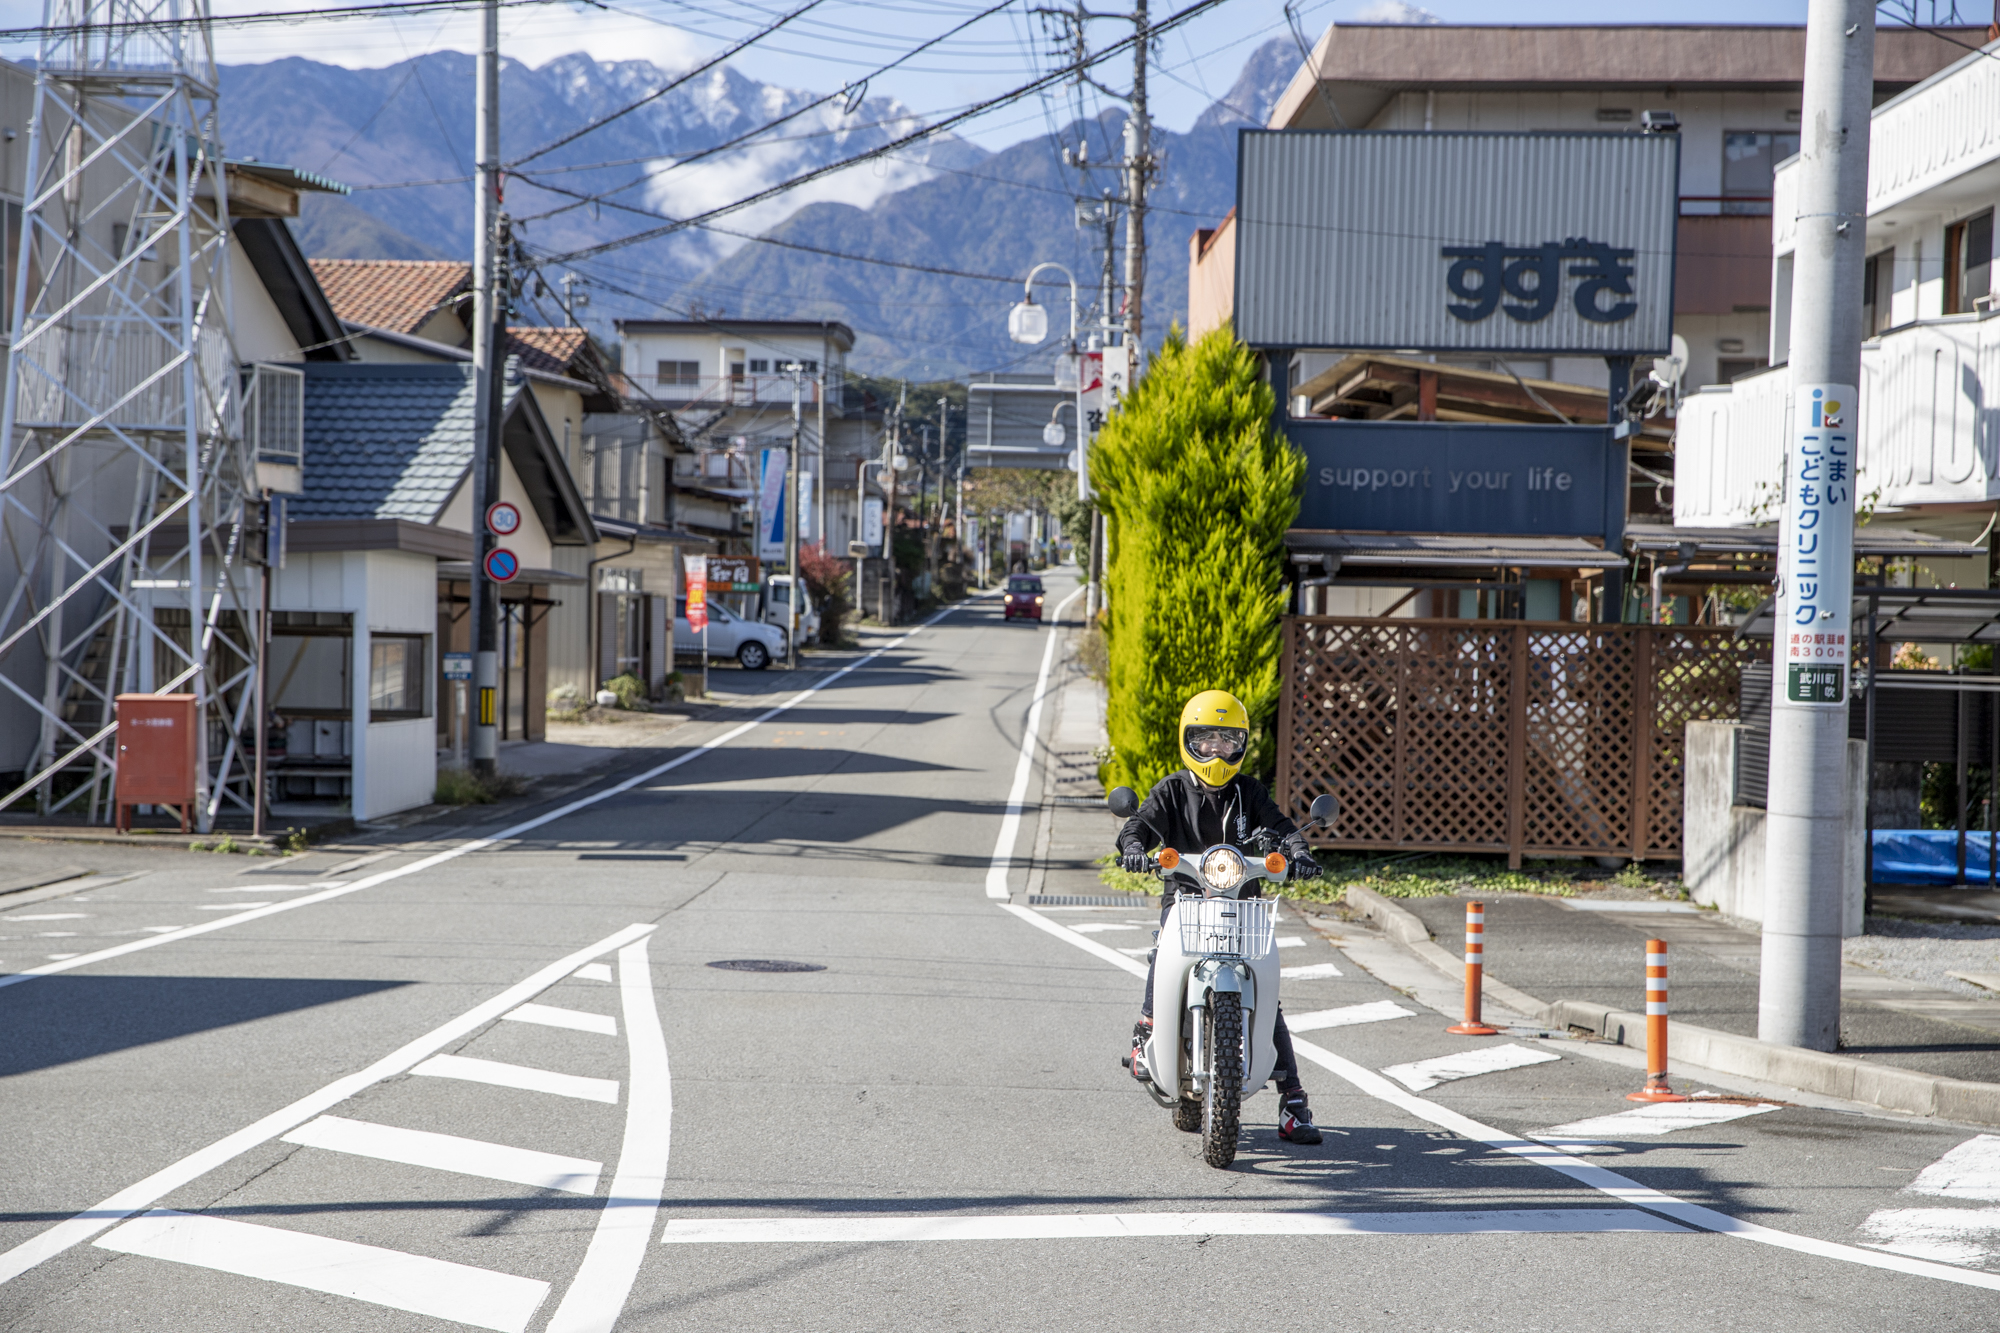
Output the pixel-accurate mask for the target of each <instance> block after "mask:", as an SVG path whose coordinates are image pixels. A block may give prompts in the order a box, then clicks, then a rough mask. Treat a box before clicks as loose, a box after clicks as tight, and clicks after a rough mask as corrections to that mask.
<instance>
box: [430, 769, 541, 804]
mask: <svg viewBox="0 0 2000 1333" xmlns="http://www.w3.org/2000/svg"><path fill="white" fill-rule="evenodd" d="M527 789H528V780H527V779H526V778H524V777H522V776H521V775H520V774H518V773H495V774H494V775H493V776H492V777H490V778H482V777H480V776H479V775H478V774H477V773H474V772H473V771H472V770H471V769H469V768H440V769H439V770H438V775H437V787H436V789H435V790H434V791H432V793H431V799H432V800H433V801H435V802H437V803H438V804H439V805H491V804H493V803H494V802H495V801H502V800H505V799H506V798H508V797H509V796H519V795H520V794H521V793H522V792H524V791H526V790H527Z"/></svg>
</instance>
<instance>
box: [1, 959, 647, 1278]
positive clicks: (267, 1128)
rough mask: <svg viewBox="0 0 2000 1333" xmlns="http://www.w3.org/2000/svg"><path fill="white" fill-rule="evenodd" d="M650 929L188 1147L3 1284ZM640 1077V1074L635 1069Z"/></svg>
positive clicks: (53, 1239) (11, 1254) (27, 1251)
mask: <svg viewBox="0 0 2000 1333" xmlns="http://www.w3.org/2000/svg"><path fill="white" fill-rule="evenodd" d="M652 931H653V927H652V926H650V925H643V924H641V925H631V926H627V927H625V928H624V929H623V930H620V931H617V932H615V933H613V934H611V935H610V936H608V937H606V938H605V939H602V940H599V941H598V942H597V943H595V944H592V945H589V946H587V947H585V948H582V949H579V950H577V951H576V952H575V953H572V954H570V955H569V956H568V957H566V958H560V959H557V960H556V961H555V962H553V963H551V964H549V965H548V966H547V967H545V968H542V969H541V970H540V971H538V972H536V973H534V974H533V975H532V976H530V977H528V978H527V979H526V980H524V981H520V982H517V983H516V984H514V985H512V986H509V987H508V988H507V989H506V990H504V991H502V992H500V993H499V994H498V995H496V996H494V997H493V998H492V999H490V1000H487V1001H485V1002H484V1003H482V1004H476V1005H474V1006H473V1007H472V1008H470V1009H468V1010H466V1011H465V1012H464V1013H462V1014H460V1015H459V1016H458V1017H457V1018H454V1019H451V1020H449V1021H448V1022H445V1023H443V1024H440V1025H439V1026H438V1027H435V1028H432V1029H431V1030H430V1031H429V1032H426V1033H425V1034H424V1035H423V1036H421V1037H418V1038H417V1039H416V1040H414V1041H412V1042H409V1043H407V1044H406V1045H404V1046H402V1047H400V1048H399V1049H397V1050H395V1051H393V1052H391V1053H390V1054H388V1055H385V1056H383V1057H382V1058H381V1059H380V1060H377V1061H376V1062H375V1063H374V1064H372V1065H369V1066H368V1067H367V1068H366V1069H363V1070H360V1071H359V1072H357V1073H353V1074H349V1075H347V1076H346V1077H345V1078H337V1079H335V1080H334V1081H333V1082H331V1083H329V1084H327V1085H326V1086H325V1087H323V1088H321V1089H319V1090H318V1091H317V1092H312V1093H308V1094H307V1095H306V1096H304V1097H301V1098H299V1099H298V1100H297V1101H295V1102H293V1103H292V1104H291V1105H290V1106H287V1107H284V1108H283V1109H282V1110H277V1111H273V1112H272V1113H271V1114H269V1115H267V1116H265V1117H264V1118H263V1119H261V1120H258V1121H256V1122H255V1123H254V1124H250V1125H246V1126H244V1127H243V1128H242V1129H239V1130H237V1131H236V1132H235V1133H234V1134H230V1135H228V1136H226V1137H224V1138H221V1139H218V1140H216V1141H215V1142H214V1143H212V1144H210V1145H209V1146H208V1147H206V1148H202V1149H200V1150H198V1151H196V1152H192V1153H189V1154H188V1155H187V1156H186V1157H183V1158H181V1159H180V1160H179V1161H178V1162H175V1163H173V1164H172V1165H171V1166H167V1167H163V1168H161V1169H160V1170H158V1171H155V1172H154V1173H153V1174H152V1175H150V1176H147V1177H146V1178H145V1179H144V1180H141V1181H140V1182H138V1183H137V1184H135V1185H130V1186H127V1187H126V1188H125V1189H122V1190H119V1191H118V1192H117V1193H116V1194H113V1195H112V1196H111V1197H110V1198H107V1199H105V1200H103V1201H102V1202H100V1203H98V1204H97V1205H96V1206H95V1207H92V1208H88V1209H85V1210H84V1211H83V1212H80V1213H78V1214H76V1215H75V1216H74V1217H71V1218H70V1219H68V1220H67V1221H64V1222H58V1223H57V1224H56V1225H55V1226H52V1227H50V1228H49V1229H48V1230H47V1231H44V1232H42V1233H41V1234H39V1235H36V1236H33V1237H30V1238H29V1239H27V1240H25V1241H23V1242H21V1243H20V1244H19V1245H16V1246H15V1247H14V1248H13V1249H11V1250H8V1251H6V1252H4V1253H0V1283H6V1282H9V1281H11V1280H13V1279H14V1278H17V1277H19V1276H20V1275H21V1274H23V1273H25V1272H27V1271H28V1270H29V1269H30V1268H33V1267H34V1266H35V1265H36V1264H39V1263H41V1262H42V1261H43V1260H45V1259H49V1258H52V1257H54V1256H55V1255H58V1254H61V1253H62V1252H63V1251H64V1250H67V1249H69V1248H70V1247H71V1246H74V1245H81V1244H82V1243H83V1242H84V1241H87V1240H89V1239H90V1238H91V1237H92V1236H95V1235H96V1234H97V1233H98V1232H100V1231H102V1230H104V1229H105V1228H106V1227H108V1226H111V1225H112V1224H113V1223H115V1222H118V1221H120V1220H122V1219H123V1218H126V1217H130V1216H131V1215H132V1214H133V1213H136V1212H138V1211H140V1210H141V1209H144V1208H150V1207H152V1206H153V1205H154V1204H155V1203H158V1202H159V1201H160V1200H161V1199H162V1198H164V1197H165V1196H166V1195H167V1194H168V1193H169V1192H171V1191H173V1190H177V1189H179V1188H180V1187H181V1186H183V1185H185V1184H187V1183H188V1182H189V1181H191V1180H197V1179H199V1178H201V1177H202V1176H205V1175H207V1174H208V1173H209V1172H210V1171H213V1170H215V1169H216V1168H217V1167H219V1166H222V1165H224V1164H226V1163H228V1162H230V1161H232V1160H234V1159H235V1158H237V1157H240V1156H242V1155H243V1154H244V1153H246V1152H249V1151H250V1150H251V1149H252V1148H255V1147H258V1146H259V1145H261V1144H264V1143H268V1142H270V1141H271V1140H272V1139H274V1138H277V1137H278V1136H279V1135H280V1134H283V1133H285V1132H286V1131H287V1130H290V1129H292V1128H294V1127H295V1126H298V1125H301V1124H303V1123H305V1122H306V1121H308V1120H310V1119H312V1118H313V1117H314V1116H316V1115H319V1114H320V1113H321V1112H323V1111H327V1110H329V1109H331V1108H333V1107H335V1106H338V1105H340V1103H342V1102H344V1101H346V1100H347V1099H348V1098H350V1097H354V1096H358V1095H360V1094H361V1093H363V1092H365V1091H367V1090H368V1089H369V1088H371V1087H373V1086H375V1085H376V1084H377V1083H380V1082H381V1081H382V1080H384V1079H387V1078H394V1077H395V1076H396V1075H398V1074H401V1073H403V1072H405V1071H406V1070H408V1069H409V1068H411V1067H412V1066H413V1065H415V1064H417V1063H418V1062H419V1061H421V1060H423V1059H425V1058H427V1057H429V1056H432V1055H435V1054H436V1053H437V1052H438V1049H439V1048H440V1047H444V1046H449V1045H450V1044H451V1043H452V1042H455V1041H457V1040H459V1039H460V1038H461V1037H464V1036H467V1035H468V1034H470V1033H473V1032H476V1031H478V1030H479V1029H480V1028H482V1027H485V1026H486V1025H487V1024H488V1023H491V1022H493V1021H494V1020H495V1019H497V1018H499V1017H500V1016H501V1015H502V1014H504V1013H506V1012H507V1011H508V1010H509V1009H512V1008H514V1007H515V1006H516V1005H518V1004H520V1003H521V1002H522V1001H523V1000H526V999H527V998H528V997H529V996H532V995H538V994H540V993H541V992H543V991H545V990H547V989H548V988H549V987H551V986H553V985H555V984H556V983H557V982H558V981H561V980H562V979H563V978H564V977H567V976H568V975H569V974H570V973H572V972H574V971H575V970H576V969H577V968H578V967H581V966H582V965H583V964H585V963H587V962H589V961H590V960H591V959H593V958H597V957H599V956H601V955H603V954H606V953H609V952H610V951H611V950H613V949H616V948H619V947H620V946H621V945H625V944H628V943H630V942H631V941H633V940H636V939H643V938H644V937H645V936H647V935H649V934H651V933H652ZM634 1077H635V1079H636V1074H635V1075H634ZM637 1100H638V1088H637V1086H636V1084H635V1086H634V1087H633V1088H632V1090H631V1101H633V1102H637Z"/></svg>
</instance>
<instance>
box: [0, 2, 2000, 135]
mask: <svg viewBox="0 0 2000 1333" xmlns="http://www.w3.org/2000/svg"><path fill="white" fill-rule="evenodd" d="M987 2H988V3H990V2H991V0H987ZM1043 2H1044V3H1046V0H1043ZM1918 3H1919V4H1920V5H1928V3H1929V0H1918ZM1969 3H1971V4H1973V5H1975V6H1977V7H1979V8H1980V9H1981V11H1982V12H1981V14H1980V17H1981V18H1982V19H1983V18H1984V17H1986V15H1985V13H1984V4H1983V0H1969ZM1029 4H1030V0H1017V3H1016V4H1015V5H1014V6H1013V7H1011V8H1009V9H1008V10H1006V11H1004V12H1002V13H999V14H996V15H993V16H991V17H989V18H986V19H983V20H981V21H979V22H978V23H977V24H975V25H973V26H972V27H970V28H968V29H966V30H965V31H964V32H963V33H960V34H958V35H957V36H955V37H953V38H952V39H951V40H950V41H948V42H946V43H945V44H943V45H941V46H940V47H938V48H936V49H934V50H933V51H930V52H927V53H926V54H924V55H923V56H920V57H917V58H916V59H915V60H913V61H911V62H910V64H909V65H908V66H907V67H905V68H904V69H901V70H898V71H895V72H893V73H890V74H887V75H883V76H880V77H877V78H876V79H875V80H874V81H873V82H872V84H871V85H870V92H871V93H874V94H885V93H886V94H889V95H892V96H895V97H898V98H900V99H901V100H902V101H903V102H905V103H906V104H908V105H909V106H910V107H911V108H913V109H914V110H916V111H918V112H919V113H922V114H926V115H936V114H941V113H943V112H946V111H948V110H949V109H951V108H954V107H958V106H963V105H966V104H968V103H970V102H972V101H975V100H977V99H980V98H983V97H987V96H991V95H993V94H995V93H998V92H1001V91H1004V90H1005V89H1007V88H1009V87H1012V86H1015V85H1017V84H1019V83H1022V82H1025V81H1026V80H1027V79H1028V78H1030V77H1032V75H1033V73H1034V72H1037V71H1038V70H1041V69H1046V68H1048V67H1049V65H1050V63H1051V60H1052V57H1051V53H1050V49H1049V44H1048V41H1047V40H1046V39H1045V38H1044V36H1043V35H1042V32H1041V26H1040V22H1039V20H1037V19H1035V18H1033V17H1030V16H1029V15H1028V13H1027V10H1028V8H1029ZM1154 4H1155V9H1154V11H1153V12H1154V15H1155V17H1156V18H1157V17H1159V16H1161V15H1163V14H1166V13H1171V12H1172V10H1173V9H1174V8H1176V7H1177V5H1176V4H1175V3H1174V2H1173V0H1154ZM1395 6H1396V0H1304V3H1302V4H1301V5H1300V6H1299V12H1300V14H1301V19H1302V25H1303V27H1304V29H1305V32H1306V36H1307V40H1308V41H1311V40H1314V39H1316V38H1317V37H1318V35H1319V34H1320V32H1322V31H1323V30H1324V29H1325V27H1326V25H1327V23H1329V22H1338V21H1356V20H1364V19H1366V18H1369V17H1373V16H1376V15H1379V14H1381V13H1383V12H1384V11H1385V9H1393V8H1394V7H1395ZM791 7H792V0H693V2H692V3H674V2H671V0H610V2H609V4H608V6H606V7H598V6H595V5H593V6H583V5H576V4H567V3H552V4H548V5H544V6H528V7H522V8H515V9H511V10H507V11H504V12H503V17H502V24H503V32H504V34H505V35H504V36H503V46H504V48H505V49H506V51H507V52H508V53H509V54H510V55H512V56H515V57H516V58H518V59H520V60H523V61H525V62H526V63H528V64H530V65H540V64H544V63H546V62H547V61H548V60H551V59H553V58H554V57H556V56H558V55H562V54H565V53H567V52H570V51H576V50H582V51H586V52H589V53H590V54H592V55H594V56H596V57H598V58H599V59H606V60H611V59H631V58H643V59H649V60H652V61H654V62H656V63H658V64H661V65H664V66H669V67H673V66H682V65H685V64H687V63H689V62H691V61H693V60H696V59H698V58H700V57H701V56H703V55H706V54H709V53H712V52H714V51H717V50H720V49H722V47H723V46H724V45H726V44H728V43H729V42H730V41H732V40H733V39H735V38H737V37H739V36H741V35H744V34H746V33H747V32H749V31H750V30H752V29H753V28H755V27H757V26H760V25H761V24H762V23H763V22H765V21H766V20H767V16H769V15H772V14H775V13H777V12H779V11H780V10H782V9H788V8H791ZM1096 7H1098V8H1111V6H1106V5H1102V4H1101V3H1100V4H1099V5H1097V6H1096ZM214 8H215V12H216V13H217V14H219V15H220V14H229V13H257V12H269V11H271V10H274V9H286V10H290V9H299V10H309V9H310V8H311V6H309V5H304V4H298V3H296V0H214ZM984 8H986V4H983V3H979V0H821V4H820V6H819V8H817V9H815V10H814V11H813V12H812V13H811V14H810V15H808V16H807V17H805V18H804V19H801V20H798V21H796V23H795V25H794V26H793V27H792V28H790V29H788V30H786V31H785V32H782V33H780V34H778V35H777V36H775V37H773V38H771V39H769V40H767V41H766V42H765V43H763V44H761V45H760V46H758V47H756V48H753V51H754V52H755V54H754V55H753V54H752V53H751V52H745V53H744V54H743V55H741V56H739V57H737V59H736V61H735V63H736V64H737V65H738V66H739V67H740V68H741V69H742V70H743V71H744V72H745V73H746V74H749V75H751V76H752V77H755V78H758V79H761V80H764V81H766V82H772V83H779V84H783V85H787V86H790V87H798V88H810V89H814V90H824V89H831V88H838V87H841V86H844V85H846V84H848V83H850V82H853V81H855V80H857V79H859V78H861V77H862V76H863V75H865V74H867V73H868V72H869V70H870V69H871V68H872V67H874V66H875V65H877V64H880V63H882V62H885V61H887V60H890V59H893V58H894V57H895V56H896V55H897V54H899V53H901V52H902V51H904V50H906V49H907V48H908V47H909V46H910V45H912V44H914V43H915V42H916V41H918V40H921V39H922V38H924V37H928V36H932V35H936V34H939V33H942V32H944V31H945V30H947V29H949V28H950V27H952V26H953V25H955V24H957V23H960V22H963V21H964V20H965V19H966V18H967V17H969V16H970V15H972V14H974V13H976V12H978V11H979V10H981V9H984ZM1961 8H1963V6H1961ZM41 9H42V7H41V5H40V4H39V3H35V0H0V19H5V20H6V21H7V22H8V23H9V24H14V25H28V24H33V23H36V22H38V21H39V20H40V16H41ZM1424 9H1425V10H1426V11H1427V12H1428V13H1430V14H1432V15H1435V16H1436V18H1438V19H1439V20H1442V21H1443V22H1446V23H1592V22H1603V21H1605V9H1604V6H1602V5H1601V4H1583V3H1576V2H1575V0H1430V2H1429V3H1427V4H1426V5H1425V6H1424ZM1805 10H1806V5H1805V0H1683V3H1681V4H1679V5H1676V6H1672V7H1671V8H1670V10H1668V11H1667V12H1662V11H1661V10H1658V9H1655V10H1650V11H1648V12H1646V13H1643V14H1633V13H1631V12H1629V11H1627V12H1626V13H1625V14H1624V15H1622V17H1625V18H1628V19H1640V20H1642V21H1645V20H1650V21H1662V20H1664V21H1668V22H1675V23H1799V22H1803V21H1804V18H1805ZM1119 26H1120V25H1117V24H1114V23H1109V22H1101V23H1098V24H1096V25H1094V30H1093V41H1094V42H1099V43H1101V42H1106V41H1110V40H1112V39H1113V38H1114V37H1115V36H1116V33H1117V28H1118V27H1119ZM1286 32H1287V28H1286V23H1285V18H1284V12H1283V9H1282V7H1281V2H1280V0H1224V3H1223V4H1222V5H1220V6H1219V7H1218V8H1216V9H1215V10H1213V11H1211V12H1209V13H1207V14H1204V15H1203V16H1201V17H1200V18H1198V19H1195V20H1193V21H1191V22H1190V23H1188V24H1187V25H1186V26H1185V27H1183V28H1181V29H1179V30H1177V31H1175V32H1173V33H1171V34H1169V35H1168V36H1167V37H1166V38H1164V39H1163V43H1162V48H1161V50H1160V53H1159V64H1160V66H1161V67H1162V73H1161V75H1160V76H1159V77H1157V78H1156V80H1155V84H1156V88H1157V90H1158V91H1157V93H1156V98H1155V118H1156V119H1157V120H1158V121H1159V122H1160V123H1161V124H1164V125H1166V126H1167V127H1169V128H1173V129H1181V128H1184V127H1185V126H1186V125H1187V124H1188V123H1189V122H1190V121H1192V120H1193V119H1194V117H1195V116H1197V115H1198V114H1200V112H1201V110H1202V109H1203V107H1204V106H1205V105H1206V104H1207V102H1208V101H1209V100H1210V99H1211V98H1212V97H1213V96H1215V95H1217V94H1220V93H1221V92H1222V91H1223V90H1225V89H1226V88H1227V87H1228V86H1229V84H1230V83H1231V82H1232V81H1233V80H1234V79H1235V77H1236V74H1237V71H1238V69H1239V68H1240V67H1241V65H1242V63H1243V60H1244V57H1245V56H1246V55H1248V53H1249V52H1251V51H1252V50H1254V49H1256V47H1257V46H1258V45H1259V44H1261V43H1262V42H1265V41H1268V40H1269V39H1271V38H1272V37H1276V36H1280V35H1283V34H1285V33H1286ZM477 33H478V17H477V15H476V14H475V13H471V12H460V13H447V14H432V15H428V16H421V17H413V18H395V19H390V18H384V19H370V20H361V21H352V20H351V21H343V22H301V23H297V24H290V25H284V26H266V27H260V28H246V29H233V30H231V29H225V30H223V31H221V32H219V33H218V34H217V45H218V54H219V56H220V58H221V59H222V60H224V61H226V62H231V63H240V62H254V61H263V60H270V59H275V58H278V57H280V56H285V55H305V56H310V57H312V58H314V59H318V60H327V61H332V62H335V63H338V64H343V65H350V66H381V65H390V64H394V63H396V62H398V61H400V60H403V59H406V58H408V57H410V56H413V55H417V54H420V53H422V52H425V51H431V50H438V49H440V48H456V49H460V50H468V49H471V47H472V46H473V44H474V43H475V42H476V40H477ZM9 54H14V55H23V54H32V50H31V49H29V48H22V47H15V48H9ZM1127 77H1128V75H1127V74H1126V73H1125V72H1122V71H1121V72H1115V73H1111V74H1108V75H1107V80H1106V81H1107V82H1111V83H1113V84H1117V85H1122V84H1123V83H1124V82H1126V78H1127ZM1059 111H1060V108H1057V107H1049V106H1043V105H1039V104H1023V105H1019V106H1016V107H1014V108H1011V109H1008V110H1003V111H1000V112H997V113H994V114H992V115H990V116H988V117H986V118H985V119H984V120H982V121H981V122H979V123H977V124H976V125H972V126H969V127H968V129H967V130H966V133H967V135H968V137H971V138H973V139H975V140H977V141H979V142H981V143H984V144H986V145H987V146H989V147H996V148H997V147H1001V146H1004V145H1006V144H1009V143H1012V142H1015V141H1017V140H1019V139H1021V138H1023V137H1026V136H1027V135H1030V134H1033V133H1036V132H1039V131H1040V130H1041V129H1043V128H1044V127H1045V125H1046V124H1047V117H1048V116H1049V115H1051V114H1054V113H1058V112H1059Z"/></svg>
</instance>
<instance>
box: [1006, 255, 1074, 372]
mask: <svg viewBox="0 0 2000 1333" xmlns="http://www.w3.org/2000/svg"><path fill="white" fill-rule="evenodd" d="M1045 268H1052V269H1054V270H1055V271H1056V272H1058V273H1060V274H1062V275H1063V276H1064V277H1065V278H1068V279H1069V346H1070V350H1071V351H1072V352H1073V351H1075V350H1076V275H1075V274H1074V273H1071V272H1070V271H1069V270H1068V269H1066V268H1064V267H1063V266H1062V265H1061V264H1056V263H1044V264H1037V265H1035V266H1034V267H1033V268H1031V269H1029V270H1028V277H1027V280H1026V281H1025V282H1023V283H1022V284H1021V288H1022V300H1021V303H1020V304H1019V305H1017V306H1015V307H1014V308H1013V309H1011V310H1009V311H1008V312H1007V336H1008V337H1009V338H1012V339H1013V340H1014V341H1015V342H1017V343H1027V344H1028V345H1029V346H1031V347H1032V346H1033V345H1035V344H1036V343H1039V342H1041V341H1042V340H1043V339H1044V338H1047V337H1048V336H1049V312H1048V311H1047V310H1046V309H1044V308H1043V307H1041V306H1038V305H1036V304H1035V276H1036V275H1037V274H1039V273H1040V272H1041V271H1042V270H1043V269H1045Z"/></svg>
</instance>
